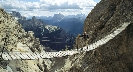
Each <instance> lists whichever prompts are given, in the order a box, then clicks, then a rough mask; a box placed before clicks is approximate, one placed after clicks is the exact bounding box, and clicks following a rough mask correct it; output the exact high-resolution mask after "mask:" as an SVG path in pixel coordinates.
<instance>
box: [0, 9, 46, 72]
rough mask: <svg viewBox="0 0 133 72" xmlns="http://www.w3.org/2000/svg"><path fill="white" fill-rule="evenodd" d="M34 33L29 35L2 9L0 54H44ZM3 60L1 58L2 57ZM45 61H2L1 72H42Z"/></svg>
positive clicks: (0, 63)
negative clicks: (10, 52)
mask: <svg viewBox="0 0 133 72" xmlns="http://www.w3.org/2000/svg"><path fill="white" fill-rule="evenodd" d="M33 35H34V33H33V32H32V31H29V32H28V33H27V32H25V31H24V29H22V26H21V25H20V24H19V23H18V22H17V21H16V20H15V18H13V17H12V16H11V15H9V14H8V13H6V12H5V11H4V10H3V9H1V8H0V41H1V42H0V52H5V51H6V52H9V51H12V52H42V51H43V47H42V46H41V45H40V42H39V39H38V38H35V37H34V36H33ZM0 58H1V57H0ZM45 69H46V67H45V68H44V66H43V60H41V59H38V60H10V61H5V60H2V59H0V72H8V71H10V72H40V71H44V70H45Z"/></svg>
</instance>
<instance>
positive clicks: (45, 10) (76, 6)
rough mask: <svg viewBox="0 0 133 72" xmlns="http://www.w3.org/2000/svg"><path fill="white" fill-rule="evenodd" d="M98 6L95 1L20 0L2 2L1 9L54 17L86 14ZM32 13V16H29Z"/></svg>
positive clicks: (0, 3) (27, 14) (1, 0)
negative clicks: (35, 0)
mask: <svg viewBox="0 0 133 72" xmlns="http://www.w3.org/2000/svg"><path fill="white" fill-rule="evenodd" d="M95 5H96V2H94V1H93V0H40V1H38V2H26V1H22V0H21V1H19V0H0V7H1V8H3V9H5V10H6V11H8V12H11V11H13V10H15V11H18V12H20V13H21V14H24V15H25V16H29V15H40V16H41V15H45V16H46V15H53V14H55V13H57V12H58V13H59V12H60V13H64V14H66V15H67V14H76V13H85V14H88V13H89V11H90V10H91V9H92V8H93V7H94V6H95ZM29 13H30V14H29Z"/></svg>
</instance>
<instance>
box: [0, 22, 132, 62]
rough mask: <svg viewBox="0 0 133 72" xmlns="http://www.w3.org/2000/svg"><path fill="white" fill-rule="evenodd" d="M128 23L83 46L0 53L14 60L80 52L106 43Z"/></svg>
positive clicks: (127, 23) (3, 56)
mask: <svg viewBox="0 0 133 72" xmlns="http://www.w3.org/2000/svg"><path fill="white" fill-rule="evenodd" d="M129 24H130V22H124V23H122V24H120V27H118V28H114V31H113V32H111V33H110V34H108V35H106V36H105V37H104V38H102V39H100V40H98V41H96V42H94V43H92V44H90V45H88V46H85V47H83V48H79V49H73V50H66V51H59V52H45V51H44V52H41V53H38V52H35V53H28V52H27V53H26V52H3V53H2V52H1V53H0V55H1V57H2V59H3V60H14V59H22V60H25V59H26V60H27V59H28V60H31V59H39V58H54V57H63V56H67V55H74V54H77V53H81V52H86V51H90V50H93V49H96V48H98V47H99V46H101V45H103V44H106V43H107V42H108V41H109V40H111V39H113V38H114V37H115V36H116V35H118V34H119V33H121V32H122V31H123V30H125V29H126V27H127V26H128V25H129Z"/></svg>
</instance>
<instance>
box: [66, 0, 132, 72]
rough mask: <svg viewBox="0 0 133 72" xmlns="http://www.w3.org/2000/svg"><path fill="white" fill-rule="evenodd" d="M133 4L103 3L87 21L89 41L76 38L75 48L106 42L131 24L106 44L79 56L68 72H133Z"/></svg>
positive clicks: (127, 0)
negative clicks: (115, 29)
mask: <svg viewBox="0 0 133 72" xmlns="http://www.w3.org/2000/svg"><path fill="white" fill-rule="evenodd" d="M132 20H133V1H132V0H101V2H100V3H98V4H97V5H96V6H95V7H94V9H93V10H92V11H91V12H90V13H89V15H88V16H87V18H86V20H85V24H84V32H87V33H88V34H89V36H90V38H89V39H88V40H83V39H82V38H79V37H77V39H76V42H77V44H75V48H76V46H78V47H79V48H80V47H83V46H86V45H88V44H91V43H94V42H96V41H97V40H99V39H101V38H104V37H105V36H106V35H108V34H110V33H111V32H112V29H113V28H118V27H119V25H120V24H122V23H124V22H131V24H130V25H129V26H128V27H127V28H126V30H124V31H123V32H122V33H120V34H118V35H117V36H116V37H115V38H114V39H112V40H110V41H109V42H107V43H106V44H104V45H102V46H100V47H99V48H96V49H95V50H91V51H89V52H85V53H83V54H81V55H77V58H78V61H76V62H74V63H72V64H73V66H72V67H71V68H70V69H69V71H68V72H132V71H133V65H132V63H133V56H132V54H133V47H132V44H133V36H132V35H133V33H132V31H133V21H132Z"/></svg>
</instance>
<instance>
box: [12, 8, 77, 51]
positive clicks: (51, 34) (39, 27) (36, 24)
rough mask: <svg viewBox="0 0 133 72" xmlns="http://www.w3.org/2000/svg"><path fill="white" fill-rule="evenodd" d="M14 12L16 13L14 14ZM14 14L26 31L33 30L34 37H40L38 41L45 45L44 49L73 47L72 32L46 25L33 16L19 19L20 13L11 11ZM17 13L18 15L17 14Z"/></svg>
mask: <svg viewBox="0 0 133 72" xmlns="http://www.w3.org/2000/svg"><path fill="white" fill-rule="evenodd" d="M14 13H16V15H15V14H14ZM13 14H14V16H16V17H19V18H18V22H19V23H20V24H21V25H22V27H23V29H25V31H26V32H28V31H33V32H34V35H35V37H36V38H39V39H40V43H41V44H42V45H44V46H45V47H46V49H52V50H61V49H65V48H66V46H68V47H69V49H71V48H72V47H73V43H74V39H75V37H74V36H73V35H72V34H69V33H67V32H66V31H65V30H63V29H62V28H59V27H57V26H52V25H47V24H46V23H44V22H43V21H42V20H41V19H36V17H35V16H33V17H32V19H28V20H26V19H21V18H22V17H21V15H20V14H18V12H14V11H13ZM17 15H19V16H17Z"/></svg>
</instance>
